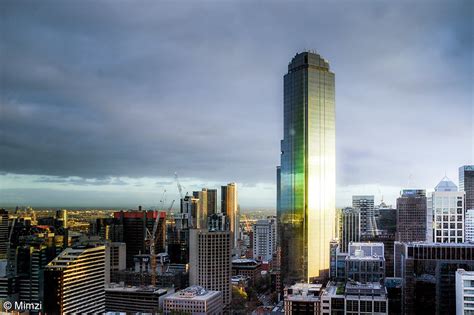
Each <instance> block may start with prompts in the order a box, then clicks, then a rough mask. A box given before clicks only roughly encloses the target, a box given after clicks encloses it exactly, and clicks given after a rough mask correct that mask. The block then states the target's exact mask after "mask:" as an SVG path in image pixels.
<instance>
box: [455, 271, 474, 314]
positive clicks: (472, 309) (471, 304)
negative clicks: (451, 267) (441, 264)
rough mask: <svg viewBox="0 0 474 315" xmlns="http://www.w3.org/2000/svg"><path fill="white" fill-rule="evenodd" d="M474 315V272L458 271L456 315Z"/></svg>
mask: <svg viewBox="0 0 474 315" xmlns="http://www.w3.org/2000/svg"><path fill="white" fill-rule="evenodd" d="M469 314H474V271H466V270H464V269H458V270H456V315H469Z"/></svg>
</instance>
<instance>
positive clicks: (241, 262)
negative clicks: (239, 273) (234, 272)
mask: <svg viewBox="0 0 474 315" xmlns="http://www.w3.org/2000/svg"><path fill="white" fill-rule="evenodd" d="M232 265H237V266H249V267H257V266H258V265H261V263H260V262H258V261H257V260H255V259H253V258H237V259H234V260H232Z"/></svg>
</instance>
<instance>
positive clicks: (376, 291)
mask: <svg viewBox="0 0 474 315" xmlns="http://www.w3.org/2000/svg"><path fill="white" fill-rule="evenodd" d="M320 305H321V308H320V309H321V314H322V315H326V314H331V315H343V314H377V315H382V314H388V297H387V290H386V288H385V286H384V285H382V284H380V283H378V282H368V283H359V282H354V281H348V282H347V283H344V282H339V283H336V282H329V283H328V284H327V286H326V288H324V290H323V291H322V293H321V304H320Z"/></svg>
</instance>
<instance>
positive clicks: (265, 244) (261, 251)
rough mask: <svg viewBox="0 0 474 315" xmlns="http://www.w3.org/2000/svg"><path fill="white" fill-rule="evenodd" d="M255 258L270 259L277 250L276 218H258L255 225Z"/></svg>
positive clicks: (253, 227)
mask: <svg viewBox="0 0 474 315" xmlns="http://www.w3.org/2000/svg"><path fill="white" fill-rule="evenodd" d="M252 230H253V258H254V259H258V260H265V261H270V260H272V256H273V253H274V252H275V250H276V238H277V236H276V220H275V219H274V218H272V219H266V220H258V221H257V222H256V223H255V224H254V225H253V226H252Z"/></svg>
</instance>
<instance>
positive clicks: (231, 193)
mask: <svg viewBox="0 0 474 315" xmlns="http://www.w3.org/2000/svg"><path fill="white" fill-rule="evenodd" d="M221 212H222V213H223V214H224V215H226V216H227V217H228V218H229V222H230V231H231V233H232V246H233V247H236V246H237V241H238V237H239V224H240V220H239V210H238V201H237V184H235V183H230V184H227V186H221Z"/></svg>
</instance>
